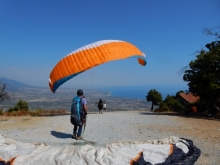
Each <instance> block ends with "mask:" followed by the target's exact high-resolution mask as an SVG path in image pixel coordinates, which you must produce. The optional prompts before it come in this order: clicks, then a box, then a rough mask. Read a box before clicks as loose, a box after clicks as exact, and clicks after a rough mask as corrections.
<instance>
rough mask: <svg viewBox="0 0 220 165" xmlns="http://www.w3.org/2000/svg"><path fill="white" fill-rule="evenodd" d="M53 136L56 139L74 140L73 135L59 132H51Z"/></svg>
mask: <svg viewBox="0 0 220 165" xmlns="http://www.w3.org/2000/svg"><path fill="white" fill-rule="evenodd" d="M50 133H51V135H53V136H55V137H56V138H60V139H69V138H72V135H71V134H67V133H63V132H57V131H51V132H50Z"/></svg>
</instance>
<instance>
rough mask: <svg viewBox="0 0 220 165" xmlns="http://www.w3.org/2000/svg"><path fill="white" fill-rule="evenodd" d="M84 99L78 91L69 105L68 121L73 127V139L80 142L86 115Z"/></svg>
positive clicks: (81, 92) (80, 91)
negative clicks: (69, 114)
mask: <svg viewBox="0 0 220 165" xmlns="http://www.w3.org/2000/svg"><path fill="white" fill-rule="evenodd" d="M86 104H87V102H86V98H85V97H84V96H83V91H82V90H81V89H79V90H78V91H77V96H75V97H74V98H73V100H72V104H71V116H70V121H71V123H72V124H73V125H74V128H73V136H72V138H73V139H76V140H82V139H83V138H82V137H81V133H82V128H83V124H85V122H86V121H85V120H86V115H87V106H86Z"/></svg>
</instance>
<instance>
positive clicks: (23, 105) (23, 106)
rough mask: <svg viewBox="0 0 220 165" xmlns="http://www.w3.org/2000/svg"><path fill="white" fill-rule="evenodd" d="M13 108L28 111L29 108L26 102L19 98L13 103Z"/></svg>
mask: <svg viewBox="0 0 220 165" xmlns="http://www.w3.org/2000/svg"><path fill="white" fill-rule="evenodd" d="M14 110H15V111H18V110H24V111H28V110H29V106H28V103H27V102H26V101H23V100H21V99H20V100H19V101H18V102H17V104H16V105H15V107H14Z"/></svg>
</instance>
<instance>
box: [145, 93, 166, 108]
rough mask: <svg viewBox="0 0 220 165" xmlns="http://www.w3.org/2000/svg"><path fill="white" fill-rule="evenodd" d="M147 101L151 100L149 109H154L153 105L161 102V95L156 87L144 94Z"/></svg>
mask: <svg viewBox="0 0 220 165" xmlns="http://www.w3.org/2000/svg"><path fill="white" fill-rule="evenodd" d="M146 100H147V101H152V105H151V111H153V109H154V105H160V103H161V102H162V95H161V94H160V92H158V91H157V90H156V89H151V90H150V91H149V92H148V93H147V96H146Z"/></svg>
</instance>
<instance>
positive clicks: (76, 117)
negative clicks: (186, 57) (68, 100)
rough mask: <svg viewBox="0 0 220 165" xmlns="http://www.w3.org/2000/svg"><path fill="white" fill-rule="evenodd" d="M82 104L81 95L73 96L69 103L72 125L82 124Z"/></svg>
mask: <svg viewBox="0 0 220 165" xmlns="http://www.w3.org/2000/svg"><path fill="white" fill-rule="evenodd" d="M82 120H83V105H82V98H81V97H77V96H76V97H74V98H73V101H72V104H71V123H72V124H73V125H78V126H79V125H83V122H82Z"/></svg>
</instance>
